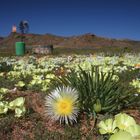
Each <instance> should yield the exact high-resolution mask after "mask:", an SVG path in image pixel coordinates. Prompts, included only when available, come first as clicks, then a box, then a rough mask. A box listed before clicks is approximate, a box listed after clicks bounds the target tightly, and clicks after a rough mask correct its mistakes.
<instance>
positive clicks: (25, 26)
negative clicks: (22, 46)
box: [19, 20, 29, 41]
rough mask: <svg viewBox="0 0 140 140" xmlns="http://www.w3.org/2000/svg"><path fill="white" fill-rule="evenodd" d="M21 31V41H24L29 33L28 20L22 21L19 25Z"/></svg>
mask: <svg viewBox="0 0 140 140" xmlns="http://www.w3.org/2000/svg"><path fill="white" fill-rule="evenodd" d="M19 31H20V33H21V41H23V39H24V34H27V33H28V32H29V23H28V21H26V20H22V21H20V23H19Z"/></svg>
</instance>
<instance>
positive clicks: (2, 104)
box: [0, 97, 26, 117]
mask: <svg viewBox="0 0 140 140" xmlns="http://www.w3.org/2000/svg"><path fill="white" fill-rule="evenodd" d="M24 102H25V98H23V97H18V98H16V99H15V100H13V101H11V102H9V103H8V101H0V114H1V115H2V114H6V113H7V112H8V110H12V111H15V117H21V116H23V115H24V114H25V112H26V109H25V107H24Z"/></svg>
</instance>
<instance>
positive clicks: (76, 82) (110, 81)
mask: <svg viewBox="0 0 140 140" xmlns="http://www.w3.org/2000/svg"><path fill="white" fill-rule="evenodd" d="M115 76H116V75H115V74H114V71H113V70H112V71H111V72H108V73H104V72H102V71H101V69H100V68H99V67H97V66H91V69H90V70H89V71H86V70H83V69H82V68H81V67H79V71H78V72H75V71H74V70H73V69H72V70H71V73H69V74H68V75H66V76H64V77H58V78H57V79H55V80H54V81H53V82H52V85H53V86H58V85H59V86H60V85H61V86H62V85H65V86H67V85H69V86H71V87H74V88H76V89H77V90H78V92H79V101H80V107H81V110H83V111H85V112H87V113H88V114H93V113H116V112H119V111H120V110H121V109H122V108H123V109H124V108H125V107H128V106H129V105H132V104H134V103H135V102H136V101H137V100H138V99H139V98H138V97H134V96H133V95H132V94H130V93H129V91H128V90H126V89H125V88H124V87H122V86H121V84H120V82H119V80H118V79H114V77H115Z"/></svg>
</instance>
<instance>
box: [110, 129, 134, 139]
mask: <svg viewBox="0 0 140 140" xmlns="http://www.w3.org/2000/svg"><path fill="white" fill-rule="evenodd" d="M109 140H135V139H134V138H133V137H132V135H131V134H130V133H128V132H126V131H122V130H121V131H119V132H117V133H115V134H113V135H112V136H111V137H110V139H109Z"/></svg>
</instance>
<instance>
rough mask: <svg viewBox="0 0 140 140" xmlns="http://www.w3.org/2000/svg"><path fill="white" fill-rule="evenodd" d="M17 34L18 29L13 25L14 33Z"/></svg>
mask: <svg viewBox="0 0 140 140" xmlns="http://www.w3.org/2000/svg"><path fill="white" fill-rule="evenodd" d="M16 32H17V27H16V25H13V27H12V33H16Z"/></svg>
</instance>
